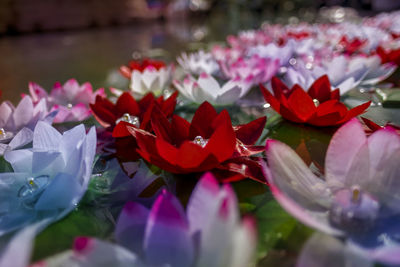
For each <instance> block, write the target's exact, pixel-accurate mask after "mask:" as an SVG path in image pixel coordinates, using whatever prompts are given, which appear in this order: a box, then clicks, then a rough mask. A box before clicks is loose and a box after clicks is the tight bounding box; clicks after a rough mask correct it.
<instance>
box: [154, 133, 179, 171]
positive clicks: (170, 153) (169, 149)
mask: <svg viewBox="0 0 400 267" xmlns="http://www.w3.org/2000/svg"><path fill="white" fill-rule="evenodd" d="M156 147H157V151H158V154H159V155H160V156H161V157H162V158H163V159H164V160H165V161H167V162H168V163H169V164H171V165H176V164H177V163H179V162H178V148H176V147H175V146H173V145H171V144H170V143H168V142H166V141H164V140H163V139H161V138H157V139H156Z"/></svg>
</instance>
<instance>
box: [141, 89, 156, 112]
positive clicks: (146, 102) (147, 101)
mask: <svg viewBox="0 0 400 267" xmlns="http://www.w3.org/2000/svg"><path fill="white" fill-rule="evenodd" d="M154 100H155V99H154V95H153V93H148V94H146V95H145V96H144V97H143V98H142V99H141V100H140V101H139V103H138V104H139V107H140V110H146V109H148V108H149V107H150V105H151V104H152V103H153V102H154Z"/></svg>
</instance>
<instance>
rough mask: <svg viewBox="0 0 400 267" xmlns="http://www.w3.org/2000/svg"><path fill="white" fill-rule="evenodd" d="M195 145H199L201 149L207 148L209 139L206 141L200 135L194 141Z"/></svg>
mask: <svg viewBox="0 0 400 267" xmlns="http://www.w3.org/2000/svg"><path fill="white" fill-rule="evenodd" d="M193 143H195V144H196V145H199V146H201V147H205V146H206V145H207V143H208V140H207V139H204V138H203V137H202V136H200V135H198V136H196V137H195V138H194V139H193Z"/></svg>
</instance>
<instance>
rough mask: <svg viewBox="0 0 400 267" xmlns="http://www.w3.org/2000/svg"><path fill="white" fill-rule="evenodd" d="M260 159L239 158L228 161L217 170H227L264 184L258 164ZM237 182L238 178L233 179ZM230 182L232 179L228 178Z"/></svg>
mask: <svg viewBox="0 0 400 267" xmlns="http://www.w3.org/2000/svg"><path fill="white" fill-rule="evenodd" d="M259 160H260V158H250V157H241V158H235V159H231V160H228V161H226V162H224V163H223V164H221V165H220V166H218V168H219V169H224V170H229V171H230V172H234V173H237V174H240V175H242V176H243V178H245V177H247V178H250V179H253V180H255V181H257V182H260V183H263V184H266V183H267V181H266V179H265V176H264V174H263V171H262V166H261V164H260V162H259ZM234 178H235V180H236V181H237V180H238V178H239V177H237V176H236V177H234ZM230 180H232V178H230Z"/></svg>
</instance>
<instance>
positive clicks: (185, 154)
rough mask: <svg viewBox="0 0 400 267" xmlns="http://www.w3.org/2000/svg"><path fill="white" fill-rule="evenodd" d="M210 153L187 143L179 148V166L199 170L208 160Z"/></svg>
mask: <svg viewBox="0 0 400 267" xmlns="http://www.w3.org/2000/svg"><path fill="white" fill-rule="evenodd" d="M207 156H208V153H207V151H206V149H205V148H203V147H201V146H199V145H197V144H195V143H192V142H189V141H185V142H183V143H182V145H181V146H180V147H179V150H178V154H177V165H178V166H180V167H181V168H183V169H193V168H198V167H199V166H200V165H201V163H202V162H203V161H204V160H205V159H206V158H207Z"/></svg>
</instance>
